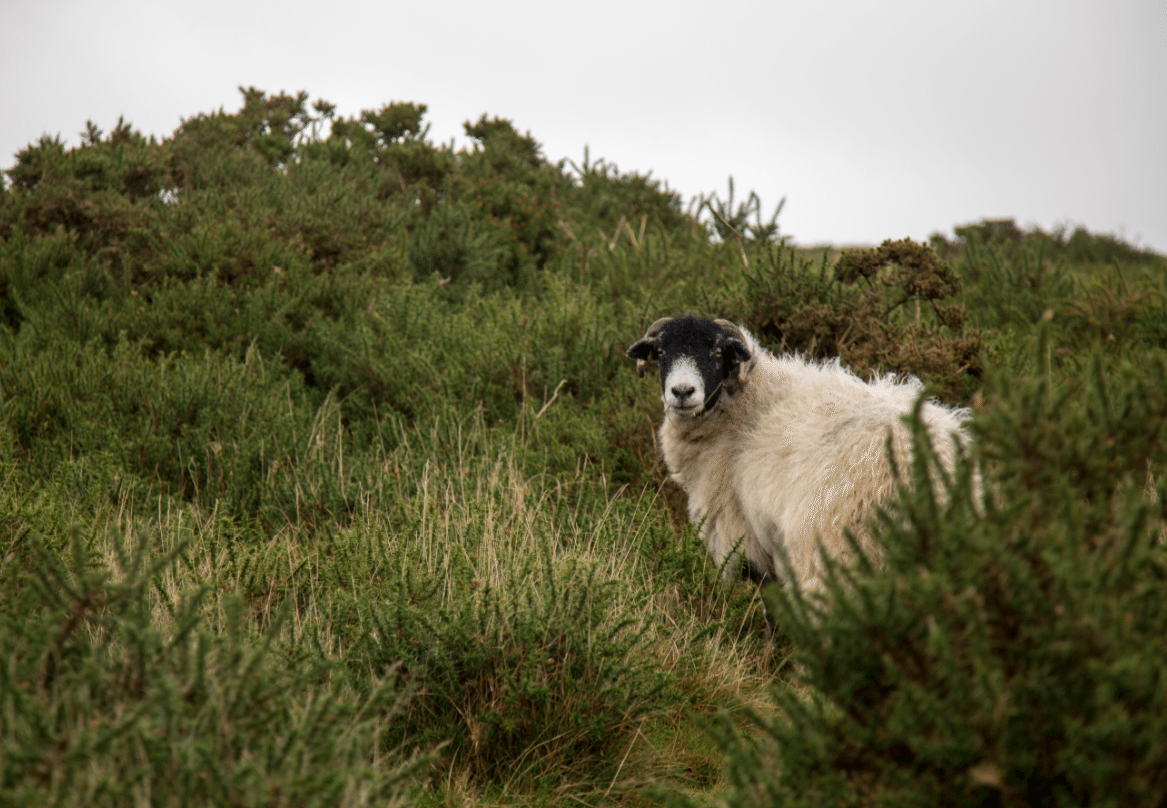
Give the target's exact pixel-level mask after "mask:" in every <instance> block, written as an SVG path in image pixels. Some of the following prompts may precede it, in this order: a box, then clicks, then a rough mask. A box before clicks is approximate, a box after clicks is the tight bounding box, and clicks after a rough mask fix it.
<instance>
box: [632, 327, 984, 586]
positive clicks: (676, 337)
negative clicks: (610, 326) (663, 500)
mask: <svg viewBox="0 0 1167 808" xmlns="http://www.w3.org/2000/svg"><path fill="white" fill-rule="evenodd" d="M627 355H628V357H630V358H632V359H635V360H636V369H637V373H638V375H640V376H643V375H644V369H645V365H646V364H647V363H648V362H651V361H655V362H656V363H657V364H658V365H659V366H660V378H661V398H662V400H663V402H664V420H663V421H662V423H661V425H660V430H659V433H658V434H659V439H660V441H659V446H660V450H661V453H662V455H663V456H664V461H665V464H666V465H667V466H668V469H669V471H670V472H671V476H672V478H673V479H674V480H676V482H677V483H679V484H680V486H681V488H683V489H684V490H685V493H686V495H687V496H688V506H689V518H690V519H692V520H693V521H694V522H695V523H697V524H698V525H699V526H700V533H701V535H702V538H703V540H704V543H705V548H706V550H707V552H708V553H709V556H710V557H711V558H712V560H713V562H714V563H715V564H717V565H718V566H719V567H720V568H721V570H722V571H723V575H724V576H725V577H726V578H727V579H731V578H733V577H735V576H736V575H737V574H738V573H739V571H741V570H742V569H743V567H744V569H745V572H746V573H747V574H748V575H749V577H751V578H753V579H754V580H757V581H759V582H760V583H764V582H769V581H777V582H780V583H782V584H784V585H791V584H793V585H796V586H798V587H799V588H800V589H801V590H803V591H805V592H812V591H815V590H817V589H820V588H821V586H822V581H823V575H824V571H825V570H824V565H823V556H824V555H825V556H829V557H832V558H835V559H839V560H842V561H850V560H853V558H852V557H853V555H854V552H853V549H852V546H851V544H850V543H849V542H848V540H847V538H846V536H845V534H844V531H845V530H850V532H851V534H852V535H853V536H854V537H855V539H856V540H857V543H858V546H859V547H860V548H861V550H862V552H863V554H864V555H865V556H867V557H868V558H871V559H872V560H873V561H876V562H878V560H879V559H880V557H881V549H880V547H879V546H878V545H877V542H876V541H875V540H874V537H873V536H872V535H871V531H870V529H869V527H868V520H869V518H870V517H871V516H872V515H873V514H874V512H875V510H876V508H877V507H879V506H880V505H884V504H887V503H888V502H889V500H890V498H891V497H892V495H893V494H894V491H895V486H896V479H895V475H894V473H893V471H892V465H891V463H890V462H889V459H888V456H887V446H888V437H889V435H890V443H891V450H892V453H893V454H894V457H895V462H896V464H897V465H898V466H899V467H900V468H904V467H905V465H906V464H907V463H908V462H910V460H911V431H910V429H909V427H908V425H907V424H906V423H905V422H904V420H903V416H904V415H906V414H908V413H910V412H911V411H912V409H913V407H914V406H915V405H916V401H917V399H918V398H919V396H920V394H921V389H922V385H921V383H920V381H919V380H918V379H916V378H915V377H907V378H905V379H897V378H896V377H894V376H890V375H889V376H882V377H879V378H876V379H874V380H873V381H871V382H864V381H863V380H862V379H860V378H859V377H857V376H856V375H855V374H853V373H851V372H850V371H849V370H847V369H845V368H843V367H841V366H840V364H839V361H838V359H835V360H833V361H828V362H814V361H808V360H806V359H804V358H802V357H800V356H798V355H796V354H795V355H790V354H786V355H782V356H775V355H774V354H771V353H770V352H769V351H767V350H765V349H764V348H762V347H761V346H760V345H759V344H758V343H757V341H756V340H755V339H754V338H753V337H752V336H751V335H750V334H749V332H747V331H746V330H745V329H744V328H742V327H741V326H737V325H734V324H733V323H731V322H729V321H728V320H713V319H709V318H707V317H697V316H693V315H686V316H682V317H675V318H669V317H665V318H662V319H660V320H657V321H656V322H655V323H653V324H652V325H651V326H650V327H649V329H648V331H647V332H646V333H645V335H644V337H643V338H642V339H640V340H639V341H637V342H636V343H634V344H633V345H632V346H631V347H629V348H628V350H627ZM920 416H921V418H922V420H923V423H924V424H925V426H926V428H927V432H928V436H929V439H930V441H931V443H932V445H933V448H934V450H935V452H936V455H937V458H938V460H939V462H940V464H941V466H942V467H943V468H944V469H945V470H946V471H948V472H949V473H951V472H952V470H953V467H954V464H955V460H956V457H957V454H958V453H959V451H960V449H959V448H958V446H963V445H967V442H968V435H967V432H966V431H965V428H964V422H965V420H966V419H967V418H968V416H969V411H968V410H966V409H952V408H949V407H945V406H942V405H939V404H936V403H934V402H931V401H928V402H924V403H923V404H922V405H921V408H920ZM820 551H821V552H820ZM784 555H785V559H784V558H783V556H784Z"/></svg>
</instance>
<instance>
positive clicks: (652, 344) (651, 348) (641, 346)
mask: <svg viewBox="0 0 1167 808" xmlns="http://www.w3.org/2000/svg"><path fill="white" fill-rule="evenodd" d="M624 355H625V356H627V357H628V358H629V359H635V360H636V375H637V376H640V377H643V376H644V366H645V365H647V364H648V363H649V362H651V361H653V360H655V359H656V340H653V339H649V338H648V337H645V338H644V339H641V340H639V341H638V342H635V343H633V344H632V345H631V346H630V347H629V348H628V350H627V351H625V352H624Z"/></svg>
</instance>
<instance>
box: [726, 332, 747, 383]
mask: <svg viewBox="0 0 1167 808" xmlns="http://www.w3.org/2000/svg"><path fill="white" fill-rule="evenodd" d="M721 361H722V362H723V363H724V365H723V367H724V368H725V370H724V372H725V374H726V376H727V377H733V378H736V380H737V381H738V383H742V382H744V381H745V377H746V374H747V373H748V372H749V371H748V368H749V365H747V364H746V363H747V362H749V361H750V351H749V349H748V348H747V347H746V346H745V343H743V342H742V341H741V340H740V339H727V340H726V341H725V342H723V343H722V344H721Z"/></svg>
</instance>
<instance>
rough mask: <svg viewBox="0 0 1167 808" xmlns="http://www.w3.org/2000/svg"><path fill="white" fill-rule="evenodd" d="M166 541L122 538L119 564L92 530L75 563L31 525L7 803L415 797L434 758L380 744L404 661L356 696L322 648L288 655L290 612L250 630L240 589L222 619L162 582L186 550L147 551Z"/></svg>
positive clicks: (2, 615)
mask: <svg viewBox="0 0 1167 808" xmlns="http://www.w3.org/2000/svg"><path fill="white" fill-rule="evenodd" d="M156 539H157V537H156V536H149V537H147V536H142V537H141V538H140V539H139V542H138V544H137V546H136V547H134V548H132V549H131V548H125V547H122V546H120V545H119V544H117V541H116V539H114V550H115V563H114V566H113V567H112V568H106V567H105V566H104V565H102V564H101V563H99V562H96V561H95V560H94V559H93V558H92V557H91V556H92V553H93V549H94V547H93V544H92V543H91V540H87V539H86V538H85V537H84V536H83V534H82V533H81V531H80V530H75V531H74V532H73V536H72V539H71V546H70V548H69V550H68V553H67V555H68V561H67V562H65V563H62V561H61V560H59V559H58V558H57V555H56V553H55V552H48V551H46V550H44V549H43V548H41V547H40V545H39V544H37V543H36V540H35V538H33V537H32V536H29V535H26V537H25V538H24V539H23V541H24V542H25V543H26V544H30V543H31V551H32V554H33V555H34V557H35V558H36V559H38V560H39V563H36V564H35V565H34V569H33V575H32V577H31V578H30V579H25V580H22V581H20V582H19V583H16V584H15V586H14V582H13V581H12V580H11V579H9V580H7V581H5V585H6V586H5V588H6V592H5V595H4V596H3V598H2V599H0V653H2V654H3V657H4V660H5V663H4V665H3V666H2V667H0V709H2V710H3V715H4V719H3V723H2V726H3V732H2V733H0V803H3V804H5V805H45V806H49V805H52V806H74V805H75V806H122V805H130V804H149V805H175V804H181V805H261V804H262V805H272V806H276V805H288V806H293V805H295V806H301V805H320V806H326V805H328V806H332V805H354V806H355V805H374V804H375V805H385V804H407V803H408V801H409V796H410V793H411V792H412V791H414V790H415V789H416V783H417V775H418V774H419V772H418V769H419V766H420V765H421V764H422V763H423V762H424V759H422V758H418V757H416V756H414V757H413V758H412V759H409V760H407V759H406V756H405V755H404V754H402V753H401V752H400V751H398V750H396V749H386V748H385V747H384V746H383V744H384V733H385V731H386V729H387V727H389V726H391V725H392V724H393V722H394V721H395V718H396V716H397V715H399V714H400V711H401V701H400V698H399V697H398V696H397V694H396V692H395V688H394V686H393V679H392V676H393V671H391V670H386V675H387V678H386V679H385V680H384V681H383V682H380V683H376V684H371V685H366V687H365V691H366V692H365V693H364V694H362V695H360V696H358V695H356V693H354V691H353V690H352V689H351V688H350V687H349V686H348V685H347V684H345V680H344V677H343V676H342V675H340V671H338V670H337V669H336V668H335V666H334V665H330V664H329V663H328V662H327V661H326V660H324V659H323V658H309V659H301V660H300V661H299V663H298V664H297V666H296V667H295V668H287V667H285V666H283V665H281V664H280V663H278V662H277V661H276V660H275V659H274V658H273V655H272V653H271V648H272V645H273V643H275V642H276V640H277V638H278V637H279V635H280V634H281V622H280V621H279V620H277V621H275V622H274V623H273V624H272V625H271V626H270V627H269V628H268V630H267V632H266V634H265V635H264V636H259V637H252V636H250V632H249V631H248V630H247V628H246V620H245V618H244V615H243V610H242V608H241V607H242V604H241V602H240V601H239V600H237V599H228V600H226V601H225V602H224V612H223V614H222V618H221V624H220V625H214V623H213V621H212V620H209V619H208V618H207V617H206V613H207V610H206V607H205V604H204V603H203V596H202V593H197V592H196V593H194V594H192V595H189V596H183V597H180V598H179V599H177V600H172V599H170V598H168V597H166V596H165V595H164V590H163V589H162V588H161V587H159V586H158V579H159V577H160V576H161V575H162V574H163V573H164V572H165V571H166V570H167V568H168V567H173V565H175V564H178V563H179V561H178V559H179V558H180V557H181V551H180V550H176V551H174V552H172V553H171V554H169V555H163V556H160V557H156V558H155V560H152V561H151V560H147V559H148V557H149V555H151V554H150V553H149V552H148V551H147V546H148V545H149V544H150V543H152V542H153V541H155V540H156ZM18 549H19V548H17V547H14V546H9V547H7V548H6V552H5V556H6V560H7V559H9V558H11V555H12V553H14V552H16V551H17V550H18ZM8 577H9V578H11V576H8ZM155 592H158V593H163V594H162V596H161V597H158V596H156V595H155Z"/></svg>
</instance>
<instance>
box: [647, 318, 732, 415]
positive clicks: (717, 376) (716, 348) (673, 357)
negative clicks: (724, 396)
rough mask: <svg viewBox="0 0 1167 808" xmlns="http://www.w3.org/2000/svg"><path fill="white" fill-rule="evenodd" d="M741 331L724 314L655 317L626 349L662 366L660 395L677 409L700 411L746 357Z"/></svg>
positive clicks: (712, 403)
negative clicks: (720, 317)
mask: <svg viewBox="0 0 1167 808" xmlns="http://www.w3.org/2000/svg"><path fill="white" fill-rule="evenodd" d="M740 337H741V331H740V330H739V329H738V328H737V326H734V325H733V324H732V323H729V322H726V321H725V320H711V319H709V318H708V317H695V316H693V315H686V316H684V317H675V318H669V319H662V320H657V321H656V322H655V323H653V324H652V326H651V327H650V328H649V329H648V332H647V333H646V334H645V335H644V338H643V339H641V340H640V341H639V342H637V343H636V344H634V345H633V346H632V347H630V348H629V349H628V351H627V355H628V356H629V357H631V358H633V359H635V360H637V371H638V372H640V373H642V374H643V363H645V362H650V361H655V362H656V363H657V364H658V365H659V366H660V381H661V397H662V399H663V400H664V403H665V409H666V410H667V411H668V412H670V413H673V414H676V415H699V414H701V413H703V412H707V411H709V410H711V409H713V407H715V406H716V405H717V401H718V398H719V397H720V396H721V393H722V389H723V387H724V384H725V381H726V379H732V378H735V377H736V375H737V370H738V367H739V365H740V364H741V363H742V362H744V361H745V360H747V359H749V358H750V354H749V351H748V350H747V349H746V346H745V344H744V343H743V342H742V340H741V338H740Z"/></svg>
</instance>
